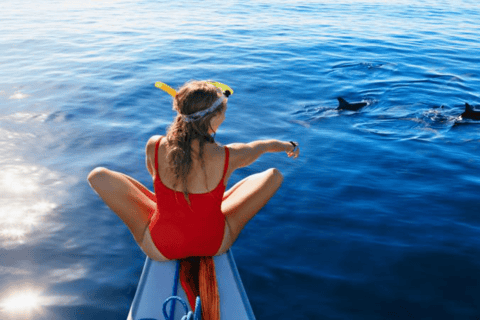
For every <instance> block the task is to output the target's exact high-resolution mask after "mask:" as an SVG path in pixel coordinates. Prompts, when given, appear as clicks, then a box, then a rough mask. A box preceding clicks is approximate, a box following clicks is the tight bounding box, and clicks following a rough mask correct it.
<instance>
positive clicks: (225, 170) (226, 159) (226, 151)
mask: <svg viewBox="0 0 480 320" xmlns="http://www.w3.org/2000/svg"><path fill="white" fill-rule="evenodd" d="M229 155H230V153H229V150H228V147H227V146H225V165H224V167H223V177H222V180H223V179H225V175H226V174H227V170H228V158H229Z"/></svg>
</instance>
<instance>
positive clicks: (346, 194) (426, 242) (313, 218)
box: [0, 0, 480, 320]
mask: <svg viewBox="0 0 480 320" xmlns="http://www.w3.org/2000/svg"><path fill="white" fill-rule="evenodd" d="M0 9H1V10H0V36H1V37H0V52H1V54H0V106H1V108H0V318H1V319H5V320H8V319H48V320H51V319H61V320H70V319H72V320H73V319H75V320H81V319H102V320H107V319H115V320H116V319H119V320H120V319H126V316H127V313H128V309H129V307H130V303H131V302H132V299H133V296H134V294H135V289H136V285H137V283H138V280H139V276H140V273H141V270H142V266H143V263H144V259H145V256H144V255H143V253H142V252H141V251H140V249H139V248H138V247H137V245H136V244H135V242H134V240H133V238H132V237H131V235H130V234H129V232H128V230H127V228H126V227H125V226H124V225H123V223H122V222H121V221H120V219H119V218H117V216H116V215H115V214H113V213H112V212H111V211H110V210H109V209H108V208H107V207H106V206H105V205H104V204H103V203H102V202H101V200H100V198H98V197H97V195H96V194H94V193H93V191H92V190H91V189H90V187H89V186H88V184H87V182H86V176H87V174H88V172H89V171H90V170H92V169H93V168H94V167H96V166H105V167H107V168H110V169H112V170H118V171H121V172H124V173H126V174H128V175H131V176H132V177H134V178H136V179H138V180H139V181H141V182H142V183H144V184H145V185H146V186H148V187H149V188H150V189H151V188H152V183H151V179H150V176H149V174H148V172H147V170H146V168H145V162H144V147H145V143H146V142H147V140H148V138H149V137H150V136H152V135H154V134H164V133H165V129H166V128H167V126H168V124H169V123H170V121H171V120H172V119H173V117H174V115H175V114H174V113H173V111H172V110H171V98H170V97H169V96H168V95H167V94H165V93H164V92H162V91H160V90H157V89H155V87H154V83H155V81H163V82H166V83H168V84H170V85H172V86H174V87H179V86H180V85H182V84H183V83H184V82H186V81H188V80H190V79H215V80H217V81H221V82H224V83H226V84H228V85H230V86H231V87H232V88H234V90H235V94H234V95H233V96H232V98H231V99H229V109H228V112H227V119H226V121H225V122H224V124H223V126H222V127H221V129H220V131H219V132H218V134H217V140H218V141H219V142H220V143H222V144H228V143H233V142H248V141H252V140H256V139H270V138H276V139H283V140H297V141H298V142H299V143H300V146H301V157H300V158H298V159H297V160H292V159H290V158H288V157H286V155H285V154H269V155H265V156H263V157H262V158H260V159H259V160H258V161H257V162H255V163H254V164H253V165H251V166H250V167H248V168H244V169H241V170H238V171H236V172H235V173H234V175H233V176H232V178H231V179H230V183H229V184H230V185H233V184H234V183H235V182H238V181H239V180H241V179H243V178H244V177H246V176H247V175H249V174H252V173H255V172H259V171H263V170H266V169H268V168H270V167H277V168H278V169H280V170H281V171H282V173H283V174H284V176H285V180H284V184H283V186H282V188H281V189H280V190H279V192H278V193H277V194H276V195H275V197H274V198H273V199H272V200H271V201H270V202H269V203H268V204H267V206H266V207H265V208H264V209H263V210H262V211H261V212H260V213H259V214H258V215H257V216H256V217H255V218H254V219H253V220H252V221H251V222H250V223H249V224H248V226H247V227H246V228H245V230H244V231H243V233H242V234H241V236H240V238H239V239H238V241H237V242H236V244H235V245H234V248H233V252H234V254H235V258H236V262H237V265H238V267H239V271H240V274H241V276H242V279H243V282H244V285H245V287H246V290H247V293H248V295H249V298H250V302H251V304H252V307H253V310H254V312H255V314H256V317H257V319H348V320H350V319H362V320H363V319H370V320H373V319H480V290H479V289H480V249H479V248H480V241H479V235H480V218H479V213H480V210H479V205H480V200H479V199H480V197H479V195H480V170H479V169H478V168H479V166H480V123H479V122H475V121H471V120H465V119H463V120H461V119H459V115H460V114H461V113H462V112H463V111H464V104H465V102H468V103H470V104H473V105H479V104H480V74H479V69H480V24H479V22H478V21H479V20H480V6H479V5H478V2H477V1H474V0H462V1H440V0H438V1H422V2H418V1H412V0H404V1H401V0H397V1H389V2H388V3H387V2H384V1H378V0H365V1H361V0H358V1H353V0H351V1H346V0H339V1H331V0H327V1H307V2H301V3H300V2H297V1H293V0H287V1H243V0H242V1H232V2H228V1H227V2H223V3H219V2H216V1H193V0H192V1H184V2H175V1H170V2H163V1H130V0H126V1H73V2H65V1H40V0H32V1H28V0H26V1H21V2H15V1H8V2H7V1H4V2H2V4H1V6H0ZM338 96H343V97H344V98H346V99H347V100H349V101H360V100H366V101H368V102H369V103H370V105H369V106H367V107H365V108H363V109H361V110H360V111H358V112H351V111H337V110H335V108H336V106H337V101H336V97H338ZM159 318H160V315H159Z"/></svg>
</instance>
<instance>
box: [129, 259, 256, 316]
mask: <svg viewBox="0 0 480 320" xmlns="http://www.w3.org/2000/svg"><path fill="white" fill-rule="evenodd" d="M213 260H214V263H215V272H216V277H217V283H218V291H219V296H220V319H228V320H255V316H254V314H253V310H252V307H251V305H250V302H249V300H248V297H247V294H246V292H245V288H244V287H243V283H242V280H241V278H240V274H239V273H238V269H237V266H236V264H235V260H234V258H233V253H232V251H231V249H229V250H228V251H227V252H226V253H224V254H222V255H219V256H215V257H213ZM176 265H177V262H176V261H166V262H158V261H154V260H152V259H150V258H148V257H147V258H146V260H145V264H144V266H143V271H142V275H141V276H140V280H139V283H138V287H137V291H136V292H135V297H134V298H133V302H132V305H131V307H130V312H129V313H128V318H127V320H164V319H165V318H164V313H163V303H164V301H165V300H166V299H168V298H169V297H171V296H172V288H173V286H174V278H175V272H176ZM177 296H179V297H180V298H182V299H183V300H184V301H187V306H188V299H187V296H186V294H185V292H184V291H183V288H182V286H181V285H178V292H177ZM170 304H171V302H170V303H169V305H168V309H169V312H168V314H170V315H171V313H170V312H171V311H170V308H171V305H170ZM174 308H175V312H174V318H173V319H171V320H181V319H182V317H184V316H185V315H186V313H187V312H186V310H185V309H184V308H185V307H184V306H183V303H179V302H176V303H175V307H174ZM189 309H190V308H189ZM167 320H170V319H167Z"/></svg>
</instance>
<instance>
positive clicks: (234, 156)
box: [228, 140, 300, 168]
mask: <svg viewBox="0 0 480 320" xmlns="http://www.w3.org/2000/svg"><path fill="white" fill-rule="evenodd" d="M228 148H229V150H230V156H231V161H230V163H231V165H232V166H233V167H234V168H242V167H246V166H249V165H250V164H252V163H253V162H255V160H257V159H258V158H259V157H260V156H261V155H262V154H264V153H267V152H286V153H287V154H288V156H289V157H295V158H297V157H298V155H299V153H300V148H299V147H298V144H297V147H296V148H294V146H293V145H292V143H291V142H286V141H279V140H259V141H253V142H250V143H233V144H230V145H228ZM293 150H295V151H293Z"/></svg>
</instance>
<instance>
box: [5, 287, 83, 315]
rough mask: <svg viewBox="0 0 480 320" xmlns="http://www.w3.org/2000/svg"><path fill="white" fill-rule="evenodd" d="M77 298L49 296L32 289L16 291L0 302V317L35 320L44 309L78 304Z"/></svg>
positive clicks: (41, 291)
mask: <svg viewBox="0 0 480 320" xmlns="http://www.w3.org/2000/svg"><path fill="white" fill-rule="evenodd" d="M79 303H80V299H79V297H77V296H68V295H62V296H50V295H47V294H44V292H43V290H41V289H38V288H33V287H26V288H21V289H16V290H13V291H11V292H10V293H8V294H7V295H6V296H5V297H3V298H2V299H1V300H0V315H3V316H8V318H11V319H36V318H37V317H38V316H39V315H40V314H44V313H45V312H46V310H45V307H48V306H59V305H75V304H79Z"/></svg>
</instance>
